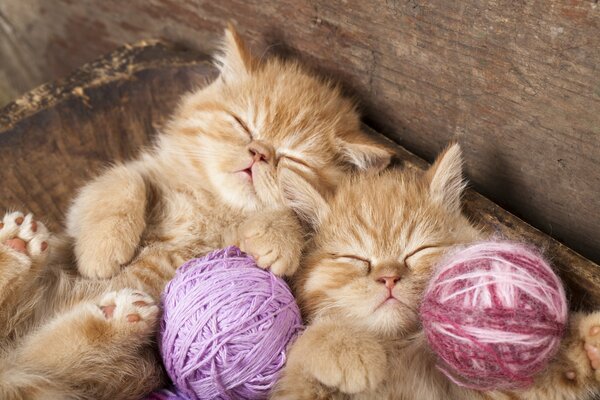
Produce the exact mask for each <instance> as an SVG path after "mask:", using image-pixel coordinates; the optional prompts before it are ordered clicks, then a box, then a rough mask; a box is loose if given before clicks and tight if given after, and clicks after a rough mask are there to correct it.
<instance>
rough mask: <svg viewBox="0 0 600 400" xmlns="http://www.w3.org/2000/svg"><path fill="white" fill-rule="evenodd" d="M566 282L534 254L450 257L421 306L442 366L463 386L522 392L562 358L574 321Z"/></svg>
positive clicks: (506, 250)
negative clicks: (553, 361) (563, 344)
mask: <svg viewBox="0 0 600 400" xmlns="http://www.w3.org/2000/svg"><path fill="white" fill-rule="evenodd" d="M567 314H568V307H567V300H566V298H565V292H564V289H563V286H562V283H561V281H560V279H559V278H558V277H557V276H556V274H555V273H554V271H553V270H552V268H551V267H550V266H549V265H548V263H547V262H546V261H545V260H544V258H543V257H542V256H541V255H540V254H539V253H538V252H537V251H535V250H534V249H531V248H529V247H527V246H524V245H522V244H519V243H513V242H492V241H490V242H481V243H475V244H473V245H470V246H466V247H463V248H458V249H456V250H455V251H452V252H450V253H449V254H448V255H446V256H445V257H444V258H443V260H441V262H440V264H439V265H438V267H437V270H436V272H435V274H434V276H433V278H432V279H431V281H430V282H429V285H428V288H427V290H426V291H425V294H424V297H423V302H422V304H421V318H422V321H423V329H424V331H425V334H426V336H427V341H428V342H429V345H430V346H431V348H432V350H433V351H434V352H435V353H436V354H437V356H438V368H439V369H440V370H441V371H442V372H443V373H444V374H445V375H446V376H447V377H448V378H450V379H451V380H452V381H453V382H455V383H456V384H458V385H461V386H465V387H469V388H472V389H478V390H492V389H516V388H522V387H526V386H528V385H530V384H532V382H533V377H534V376H535V374H537V373H538V372H540V371H541V370H542V369H544V368H545V367H546V365H547V363H548V361H549V360H550V359H551V358H552V357H553V356H554V355H555V354H556V352H557V351H558V348H559V346H560V342H561V339H562V336H563V333H564V330H565V327H566V323H567Z"/></svg>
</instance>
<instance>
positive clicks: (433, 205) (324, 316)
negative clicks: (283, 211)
mask: <svg viewBox="0 0 600 400" xmlns="http://www.w3.org/2000/svg"><path fill="white" fill-rule="evenodd" d="M461 163H462V161H461V155H460V149H459V147H458V146H457V145H455V146H453V147H450V148H449V149H448V150H447V151H446V152H445V153H444V154H443V155H442V156H441V157H440V158H439V159H438V160H437V161H436V163H435V164H434V165H433V166H432V167H431V168H430V169H429V170H428V171H427V172H426V173H421V172H420V171H414V170H405V171H399V170H391V171H386V172H383V173H380V174H363V175H359V176H355V177H352V178H349V179H346V180H345V182H344V183H342V184H341V185H340V186H339V188H338V191H337V193H336V194H335V196H333V197H332V198H329V199H325V198H323V197H322V196H321V195H319V194H318V193H317V192H316V191H314V190H313V189H312V188H311V187H310V186H309V185H307V184H304V185H303V184H302V180H301V179H300V178H299V177H298V176H296V175H294V174H293V173H290V172H286V173H285V177H283V178H282V183H284V188H285V190H286V193H287V194H288V195H294V197H295V199H296V200H295V202H294V206H295V207H297V208H298V209H299V210H301V211H303V214H304V215H305V216H306V217H307V218H308V219H309V220H310V221H311V222H312V223H313V225H314V226H315V227H316V234H315V236H314V237H313V239H312V242H311V244H310V245H309V248H308V249H307V255H306V258H305V260H304V262H303V267H302V269H301V270H300V271H299V273H298V274H297V275H296V277H295V280H296V282H295V283H296V285H295V286H296V292H297V296H298V301H299V303H300V305H301V307H302V309H303V311H304V313H305V316H306V318H307V319H308V321H309V323H310V324H309V327H308V328H307V329H306V331H305V332H304V333H303V335H302V336H300V338H299V339H298V340H297V342H296V343H295V344H294V345H293V346H292V349H291V351H290V353H289V357H288V363H287V366H286V368H285V370H284V374H283V377H282V379H281V381H280V382H279V383H278V386H277V388H276V390H275V391H274V393H273V395H272V398H273V399H277V400H280V399H290V400H291V399H294V400H302V399H306V400H308V399H311V400H314V399H373V400H385V399H388V400H392V399H402V400H405V399H415V400H425V399H426V400H434V399H444V400H462V399H498V400H499V399H506V400H510V399H529V400H533V399H537V400H542V399H555V400H558V399H563V400H567V399H569V400H575V399H586V398H590V396H591V394H592V393H593V392H596V393H597V392H599V390H598V389H599V388H600V386H599V383H598V382H599V381H600V351H599V349H600V312H597V313H592V314H587V315H585V314H573V315H572V316H571V320H570V326H571V328H570V331H569V333H568V334H567V336H566V338H565V339H564V342H563V345H562V348H561V351H560V353H559V355H558V356H557V357H556V359H555V360H554V361H553V362H552V363H551V364H550V365H549V366H548V367H547V369H546V370H545V371H544V372H543V373H541V374H539V376H537V378H536V381H535V384H534V386H533V387H531V388H530V389H527V390H515V391H504V392H499V391H494V392H485V393H483V392H475V391H472V390H467V389H463V388H460V387H458V386H456V385H454V384H453V383H452V382H450V381H449V380H448V379H447V378H446V377H445V376H444V375H442V374H441V373H440V372H439V371H438V370H437V369H436V368H435V356H434V355H433V354H432V353H431V351H430V350H429V348H428V346H427V343H426V341H425V339H424V335H423V332H422V330H421V326H420V322H419V315H418V308H419V303H420V299H421V295H422V293H423V291H424V288H425V286H426V284H427V282H428V280H429V279H430V276H431V274H432V266H433V265H435V264H436V261H437V260H438V259H439V258H440V256H441V255H442V254H443V253H444V251H445V250H446V249H448V248H449V247H450V246H454V245H459V244H466V243H470V242H473V241H476V240H480V239H482V238H483V237H484V236H483V235H482V233H481V232H479V231H478V230H477V229H475V228H474V227H473V226H472V225H471V224H470V223H469V221H468V220H467V218H465V217H464V216H463V215H462V214H461V209H460V197H461V192H462V190H463V188H464V183H463V180H462V178H461V173H462V171H461V169H462V167H461ZM390 293H391V294H392V295H393V296H394V297H395V300H391V301H390V300H389V297H388V296H389V294H390ZM586 351H587V354H586Z"/></svg>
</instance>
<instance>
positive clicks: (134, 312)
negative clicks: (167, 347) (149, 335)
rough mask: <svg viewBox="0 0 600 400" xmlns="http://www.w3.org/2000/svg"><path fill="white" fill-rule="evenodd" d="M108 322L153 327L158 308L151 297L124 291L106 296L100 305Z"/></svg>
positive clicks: (127, 290) (136, 292)
mask: <svg viewBox="0 0 600 400" xmlns="http://www.w3.org/2000/svg"><path fill="white" fill-rule="evenodd" d="M98 307H99V308H100V310H101V311H102V314H103V315H104V317H105V318H106V319H107V320H113V321H116V322H125V323H127V324H136V323H140V322H144V323H146V324H149V325H153V324H154V322H156V320H157V317H158V307H157V306H156V304H155V302H154V300H153V299H152V297H150V296H149V295H147V294H145V293H142V292H139V291H133V290H131V289H123V290H119V291H115V292H110V293H107V294H105V295H104V297H103V298H102V300H100V304H99V305H98Z"/></svg>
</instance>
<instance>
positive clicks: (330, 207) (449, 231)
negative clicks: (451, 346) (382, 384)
mask: <svg viewBox="0 0 600 400" xmlns="http://www.w3.org/2000/svg"><path fill="white" fill-rule="evenodd" d="M452 149H453V148H451V150H450V151H449V152H448V153H447V155H446V157H444V159H441V160H440V161H439V162H438V163H437V165H435V166H434V167H433V169H432V170H431V171H429V172H428V173H427V174H418V173H417V172H416V171H397V170H392V171H387V172H384V173H381V174H379V175H375V174H363V175H362V176H358V177H355V178H353V179H351V180H348V181H347V182H345V183H344V184H342V185H340V187H339V188H338V192H337V193H336V195H335V197H334V198H333V199H330V200H328V201H327V202H323V203H322V204H320V205H316V206H314V205H313V207H312V208H313V210H314V209H315V208H319V207H321V208H325V212H322V211H321V212H320V215H319V216H318V218H317V220H318V229H317V233H316V235H315V237H314V243H313V246H312V248H311V250H310V253H309V255H308V257H307V259H306V262H305V267H304V268H305V272H304V276H303V277H301V278H300V285H301V288H300V289H299V297H300V300H301V304H302V305H303V307H304V308H305V310H306V311H307V312H308V314H309V317H315V316H318V315H329V316H333V317H334V318H338V317H339V318H347V319H350V320H352V321H355V322H357V323H359V324H361V325H363V326H365V327H366V328H368V329H369V330H371V331H374V332H376V333H380V334H386V335H403V334H407V333H409V332H413V331H414V330H415V329H416V328H417V327H418V306H419V303H420V299H421V295H422V293H423V291H424V289H425V285H426V284H427V282H428V280H429V278H430V276H431V274H432V267H433V266H434V265H435V263H436V261H437V260H438V259H439V258H440V256H441V255H442V254H443V252H444V251H445V250H446V249H448V247H449V246H452V245H455V244H459V243H465V242H470V241H472V240H475V238H476V236H477V232H476V231H475V230H474V229H473V228H472V227H471V226H470V225H469V223H468V221H467V220H466V219H465V218H464V217H463V216H462V215H461V213H460V205H459V203H460V200H459V199H460V191H461V190H462V184H461V180H460V154H459V152H458V150H457V149H458V148H456V149H455V150H452ZM453 157H454V158H457V159H452V158H453ZM449 168H450V169H452V168H455V169H456V170H455V171H452V170H448V169H449ZM436 169H437V171H436ZM318 214H319V213H318Z"/></svg>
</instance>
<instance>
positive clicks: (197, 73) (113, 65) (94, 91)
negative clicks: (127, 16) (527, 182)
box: [0, 42, 600, 308]
mask: <svg viewBox="0 0 600 400" xmlns="http://www.w3.org/2000/svg"><path fill="white" fill-rule="evenodd" d="M215 76H216V71H215V69H214V68H213V67H212V66H211V65H210V64H209V63H208V62H207V58H206V57H205V56H202V55H201V54H198V53H195V52H190V51H183V50H180V49H177V48H176V47H173V46H171V45H168V44H165V43H162V42H143V43H138V44H136V45H133V46H127V47H125V48H121V49H118V50H117V51H115V52H114V53H112V54H109V55H108V56H106V57H104V58H102V59H100V60H98V61H95V62H93V63H91V64H88V65H85V66H84V67H82V68H81V69H79V70H77V71H75V72H74V73H73V74H72V75H70V76H69V77H68V78H66V79H64V80H62V81H59V82H56V83H50V84H47V85H44V86H42V87H40V88H37V89H35V90H34V91H32V92H30V93H28V94H26V95H25V96H23V97H22V98H20V99H18V100H17V101H16V102H14V103H12V104H11V105H9V106H8V107H7V108H5V109H3V110H0V159H1V160H2V161H3V164H4V165H8V166H10V168H1V169H0V182H2V192H1V195H0V210H2V209H7V208H13V209H14V208H16V209H22V210H27V211H32V212H34V213H36V214H37V215H39V216H43V218H44V220H45V222H47V223H48V224H49V226H50V227H51V229H53V230H55V231H57V230H60V229H61V225H62V221H63V217H64V213H65V211H66V209H67V207H68V204H69V201H70V199H71V198H72V196H73V194H74V192H75V191H76V190H77V188H78V187H80V186H81V185H82V184H83V183H84V182H85V181H86V180H87V179H89V178H90V177H92V176H94V175H96V174H97V173H99V172H100V171H101V169H102V168H103V167H105V166H106V165H107V164H108V163H109V162H111V161H115V160H117V161H118V160H124V159H128V158H131V157H132V156H133V155H134V154H135V153H136V152H137V151H138V149H139V148H140V147H141V146H144V145H147V144H148V143H150V142H151V141H152V138H153V137H154V135H155V134H156V131H157V129H160V126H161V125H162V124H163V123H164V121H165V120H166V118H168V116H169V114H170V112H171V110H172V109H173V108H174V106H175V104H176V102H177V100H178V98H179V97H180V96H181V95H182V94H183V93H185V92H187V91H188V90H189V89H190V88H192V87H197V86H199V85H202V84H204V83H206V82H208V81H210V80H211V79H213V78H214V77H215ZM365 129H366V130H367V131H369V132H371V134H372V135H373V137H375V138H378V139H379V140H382V141H385V142H386V143H388V144H389V145H390V146H393V147H395V148H396V152H397V159H398V161H399V162H401V163H403V164H404V166H405V167H409V168H425V167H426V166H427V163H426V162H425V161H424V160H423V159H421V158H419V157H417V156H415V155H414V154H412V153H410V152H408V151H407V150H406V149H404V148H403V147H401V146H398V145H397V144H394V143H393V142H391V141H389V139H386V138H385V137H384V136H382V135H381V134H379V133H377V132H375V131H373V130H372V129H370V128H368V127H366V126H365ZM464 207H465V211H466V213H467V214H468V215H469V217H470V218H471V219H472V220H473V221H474V222H475V223H477V224H479V225H480V226H482V227H483V229H485V230H486V231H488V232H491V233H495V234H499V235H501V236H504V237H506V238H509V239H515V240H521V241H527V242H530V243H533V244H535V245H536V246H539V247H540V248H542V249H544V251H545V253H546V254H547V255H548V256H549V257H550V259H551V260H552V262H553V264H554V266H555V267H556V268H557V270H558V271H559V272H560V274H561V276H562V277H563V279H564V280H565V282H566V283H567V285H568V287H569V288H570V295H571V305H572V307H573V308H589V307H591V306H594V307H598V305H600V274H599V273H598V271H599V269H598V268H599V266H598V265H596V264H595V263H593V262H591V261H589V260H587V259H585V258H583V257H582V256H580V255H579V254H577V253H575V252H574V251H573V250H571V249H569V248H567V247H566V246H564V245H562V244H560V243H559V242H557V241H556V240H554V239H552V238H551V237H549V236H548V235H545V234H544V233H542V232H540V231H539V230H537V229H535V228H533V227H531V226H530V225H528V224H526V223H525V222H523V221H522V220H520V219H518V218H517V217H515V216H514V215H512V214H510V213H508V212H507V211H505V210H503V209H502V208H500V207H499V206H497V205H496V204H494V203H492V202H491V201H489V200H488V199H486V198H485V197H483V196H481V195H480V194H477V193H476V192H475V191H473V190H468V191H467V194H466V196H465V201H464Z"/></svg>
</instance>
